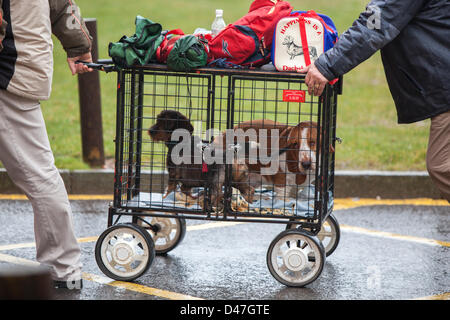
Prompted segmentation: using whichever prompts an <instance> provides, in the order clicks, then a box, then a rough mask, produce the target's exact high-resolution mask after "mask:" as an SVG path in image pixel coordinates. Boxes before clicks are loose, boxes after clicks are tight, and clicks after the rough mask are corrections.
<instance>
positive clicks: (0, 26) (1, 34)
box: [0, 0, 8, 51]
mask: <svg viewBox="0 0 450 320" xmlns="http://www.w3.org/2000/svg"><path fill="white" fill-rule="evenodd" d="M2 5H3V0H0V51H2V50H3V45H2V41H3V39H4V38H5V34H6V26H7V25H8V24H7V23H6V21H5V20H4V19H3V9H2Z"/></svg>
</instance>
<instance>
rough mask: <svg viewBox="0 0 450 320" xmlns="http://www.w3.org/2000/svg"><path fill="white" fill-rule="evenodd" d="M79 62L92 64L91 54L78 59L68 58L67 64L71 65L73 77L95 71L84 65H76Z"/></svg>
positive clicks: (88, 53)
mask: <svg viewBox="0 0 450 320" xmlns="http://www.w3.org/2000/svg"><path fill="white" fill-rule="evenodd" d="M77 61H84V62H92V56H91V53H90V52H87V53H85V54H82V55H80V56H78V57H73V58H67V63H68V64H69V69H70V71H71V72H72V75H75V74H81V73H86V72H91V71H93V69H91V68H89V67H88V66H86V65H85V64H83V63H75V62H77Z"/></svg>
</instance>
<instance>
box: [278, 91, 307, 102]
mask: <svg viewBox="0 0 450 320" xmlns="http://www.w3.org/2000/svg"><path fill="white" fill-rule="evenodd" d="M305 96H306V92H305V91H304V90H283V101H285V102H305Z"/></svg>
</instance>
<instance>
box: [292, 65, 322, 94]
mask: <svg viewBox="0 0 450 320" xmlns="http://www.w3.org/2000/svg"><path fill="white" fill-rule="evenodd" d="M298 72H299V73H303V74H305V73H306V78H305V84H306V85H307V86H308V93H309V94H310V95H312V94H314V95H315V96H320V95H321V94H322V92H323V89H324V88H325V86H326V84H327V83H328V79H327V78H325V77H324V76H323V75H322V74H321V73H320V71H319V70H318V69H317V68H316V66H315V65H314V63H311V64H310V65H309V66H307V67H306V68H303V69H301V70H300V71H298Z"/></svg>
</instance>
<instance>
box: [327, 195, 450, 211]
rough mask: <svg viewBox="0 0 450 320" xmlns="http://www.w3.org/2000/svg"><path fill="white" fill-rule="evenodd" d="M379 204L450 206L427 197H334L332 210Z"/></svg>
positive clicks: (444, 201)
mask: <svg viewBox="0 0 450 320" xmlns="http://www.w3.org/2000/svg"><path fill="white" fill-rule="evenodd" d="M379 205H388V206H393V205H412V206H450V204H449V203H448V201H447V200H436V199H428V198H417V199H379V200H378V199H367V198H338V199H334V210H343V209H350V208H356V207H362V206H379Z"/></svg>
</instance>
